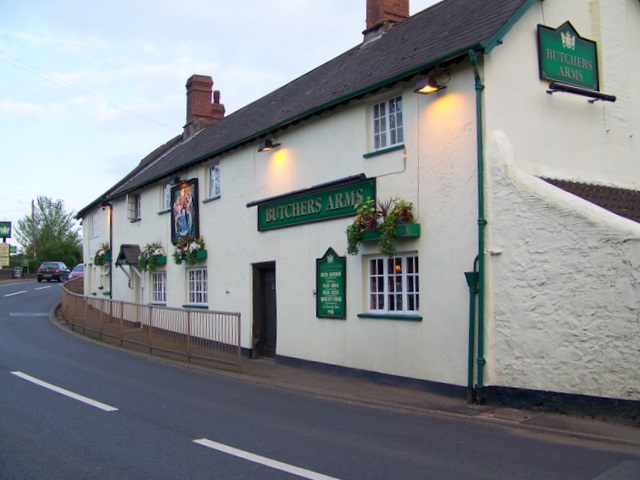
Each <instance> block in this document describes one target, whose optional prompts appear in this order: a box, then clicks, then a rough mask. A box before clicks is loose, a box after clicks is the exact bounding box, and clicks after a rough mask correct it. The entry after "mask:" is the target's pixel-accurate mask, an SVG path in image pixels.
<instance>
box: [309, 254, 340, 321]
mask: <svg viewBox="0 0 640 480" xmlns="http://www.w3.org/2000/svg"><path fill="white" fill-rule="evenodd" d="M346 285H347V262H346V259H345V257H340V256H338V254H337V253H336V252H335V251H334V250H333V248H329V249H328V250H327V252H326V253H325V254H324V256H323V257H322V258H318V259H316V316H317V317H318V318H338V319H342V320H344V319H345V318H347V295H346V293H347V292H346V289H347V287H346Z"/></svg>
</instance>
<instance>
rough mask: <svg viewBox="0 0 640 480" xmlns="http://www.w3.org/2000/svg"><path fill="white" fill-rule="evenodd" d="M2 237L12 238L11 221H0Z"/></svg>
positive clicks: (0, 234) (0, 236)
mask: <svg viewBox="0 0 640 480" xmlns="http://www.w3.org/2000/svg"><path fill="white" fill-rule="evenodd" d="M0 238H11V222H0Z"/></svg>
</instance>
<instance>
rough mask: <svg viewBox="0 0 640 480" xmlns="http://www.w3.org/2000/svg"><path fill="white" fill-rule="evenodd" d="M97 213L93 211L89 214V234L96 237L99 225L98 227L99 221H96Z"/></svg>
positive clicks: (98, 232)
mask: <svg viewBox="0 0 640 480" xmlns="http://www.w3.org/2000/svg"><path fill="white" fill-rule="evenodd" d="M98 221H99V220H98V214H97V213H94V214H92V215H91V226H90V230H91V232H90V236H91V237H92V238H93V237H97V236H98V235H100V227H99V225H100V224H99V223H98Z"/></svg>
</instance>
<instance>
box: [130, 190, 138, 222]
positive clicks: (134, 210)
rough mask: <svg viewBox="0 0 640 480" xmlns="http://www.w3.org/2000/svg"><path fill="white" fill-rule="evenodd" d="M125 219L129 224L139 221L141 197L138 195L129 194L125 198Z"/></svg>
mask: <svg viewBox="0 0 640 480" xmlns="http://www.w3.org/2000/svg"><path fill="white" fill-rule="evenodd" d="M127 201H128V202H127V218H128V219H129V221H130V222H136V221H138V220H140V218H141V215H140V211H141V209H142V208H141V207H142V197H141V195H140V194H137V193H136V194H129V195H128V198H127Z"/></svg>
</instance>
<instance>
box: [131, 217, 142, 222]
mask: <svg viewBox="0 0 640 480" xmlns="http://www.w3.org/2000/svg"><path fill="white" fill-rule="evenodd" d="M140 220H142V218H130V219H129V223H136V222H139V221H140Z"/></svg>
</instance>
